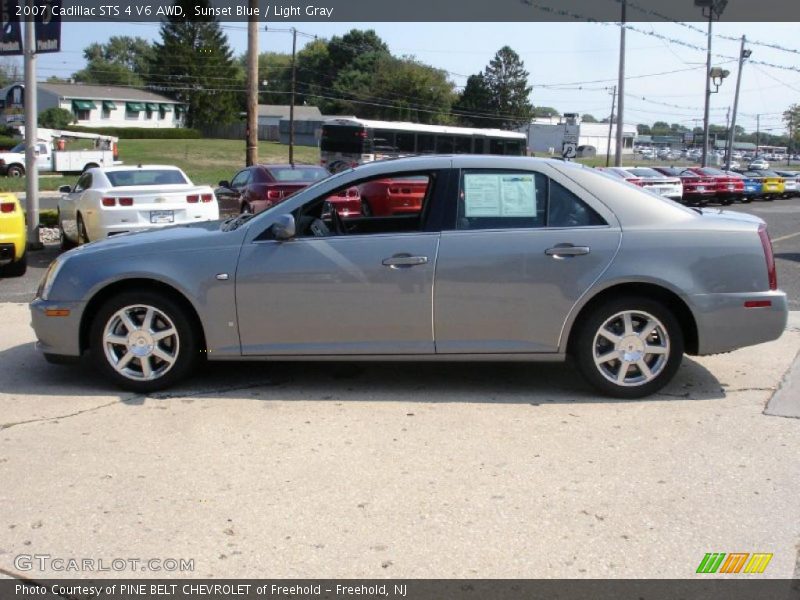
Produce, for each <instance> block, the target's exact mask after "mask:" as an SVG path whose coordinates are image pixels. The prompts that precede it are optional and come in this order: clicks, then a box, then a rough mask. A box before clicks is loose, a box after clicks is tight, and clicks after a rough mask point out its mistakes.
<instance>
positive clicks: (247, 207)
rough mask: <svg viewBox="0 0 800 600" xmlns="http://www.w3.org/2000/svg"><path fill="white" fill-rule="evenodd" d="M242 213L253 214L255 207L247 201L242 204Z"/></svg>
mask: <svg viewBox="0 0 800 600" xmlns="http://www.w3.org/2000/svg"><path fill="white" fill-rule="evenodd" d="M241 214H243V215H252V214H253V207H252V206H250V205H249V204H248V203H247V202H245V203H244V204H242V210H241Z"/></svg>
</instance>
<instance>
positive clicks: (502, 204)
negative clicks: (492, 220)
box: [464, 174, 536, 217]
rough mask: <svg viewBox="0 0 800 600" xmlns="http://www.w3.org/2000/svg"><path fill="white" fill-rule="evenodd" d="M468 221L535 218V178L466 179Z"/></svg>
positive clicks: (489, 177)
mask: <svg viewBox="0 0 800 600" xmlns="http://www.w3.org/2000/svg"><path fill="white" fill-rule="evenodd" d="M464 216H465V217H535V216H536V187H535V184H534V176H533V175H521V174H520V175H511V174H509V175H500V174H498V175H483V174H482V175H478V174H467V175H465V176H464Z"/></svg>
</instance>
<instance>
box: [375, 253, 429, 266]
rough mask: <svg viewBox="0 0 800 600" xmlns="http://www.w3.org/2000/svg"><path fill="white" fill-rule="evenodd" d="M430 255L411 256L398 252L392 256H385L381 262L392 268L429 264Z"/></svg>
mask: <svg viewBox="0 0 800 600" xmlns="http://www.w3.org/2000/svg"><path fill="white" fill-rule="evenodd" d="M427 262H428V257H427V256H409V255H407V254H398V255H396V256H392V257H391V258H384V259H383V261H381V264H382V265H383V266H384V267H389V268H391V269H398V268H402V267H414V266H417V265H424V264H427Z"/></svg>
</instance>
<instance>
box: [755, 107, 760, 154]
mask: <svg viewBox="0 0 800 600" xmlns="http://www.w3.org/2000/svg"><path fill="white" fill-rule="evenodd" d="M760 146H761V115H756V156H758V154H759V153H758V148H759V147H760Z"/></svg>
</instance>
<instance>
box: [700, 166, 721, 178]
mask: <svg viewBox="0 0 800 600" xmlns="http://www.w3.org/2000/svg"><path fill="white" fill-rule="evenodd" d="M701 172H702V173H704V174H705V175H724V176H726V175H725V171H720V170H719V169H712V168H710V167H706V168H704V169H701Z"/></svg>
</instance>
